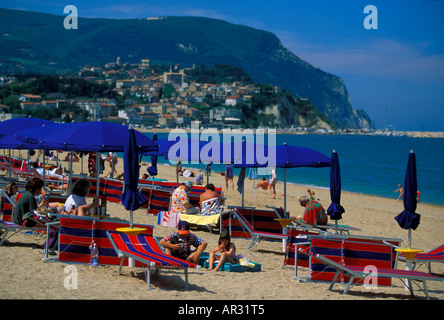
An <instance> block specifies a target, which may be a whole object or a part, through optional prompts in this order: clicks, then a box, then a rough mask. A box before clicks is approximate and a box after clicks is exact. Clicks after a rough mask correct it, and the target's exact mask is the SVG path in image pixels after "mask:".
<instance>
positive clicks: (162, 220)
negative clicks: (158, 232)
mask: <svg viewBox="0 0 444 320" xmlns="http://www.w3.org/2000/svg"><path fill="white" fill-rule="evenodd" d="M179 220H180V214H179V213H175V212H169V211H160V212H159V213H158V214H157V224H158V225H160V226H164V227H171V228H177V224H178V223H179Z"/></svg>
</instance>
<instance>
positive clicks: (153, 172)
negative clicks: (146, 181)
mask: <svg viewBox="0 0 444 320" xmlns="http://www.w3.org/2000/svg"><path fill="white" fill-rule="evenodd" d="M156 141H157V133H155V132H154V134H153V142H154V143H155V142H156ZM147 171H148V173H149V175H150V176H157V154H153V155H151V166H150V167H148V169H147Z"/></svg>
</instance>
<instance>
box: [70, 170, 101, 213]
mask: <svg viewBox="0 0 444 320" xmlns="http://www.w3.org/2000/svg"><path fill="white" fill-rule="evenodd" d="M90 188H91V182H89V181H88V179H80V180H77V181H76V182H74V183H73V185H72V188H71V195H70V196H69V197H68V199H66V201H65V205H64V206H63V212H64V213H66V214H74V215H77V216H88V215H90V212H89V210H90V209H92V208H98V207H99V197H98V196H95V197H94V200H93V202H92V203H90V204H88V203H86V200H85V196H86V195H87V194H88V193H89V189H90Z"/></svg>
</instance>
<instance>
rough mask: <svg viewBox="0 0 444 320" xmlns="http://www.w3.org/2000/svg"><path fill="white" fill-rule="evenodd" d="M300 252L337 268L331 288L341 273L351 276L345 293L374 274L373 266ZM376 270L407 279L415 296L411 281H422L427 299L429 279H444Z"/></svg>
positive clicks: (386, 274) (382, 273)
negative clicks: (352, 264) (342, 261)
mask: <svg viewBox="0 0 444 320" xmlns="http://www.w3.org/2000/svg"><path fill="white" fill-rule="evenodd" d="M299 252H301V253H304V254H306V255H308V256H310V260H313V259H315V260H318V261H320V262H322V263H323V264H325V265H328V266H329V267H330V268H333V269H335V270H336V274H335V276H334V278H333V280H332V281H331V283H330V287H329V290H332V289H333V286H334V285H335V283H336V282H337V280H338V279H339V276H340V275H341V274H343V275H344V276H349V277H350V280H349V281H348V283H347V286H346V288H345V290H344V292H343V293H344V294H346V293H347V292H348V291H349V289H350V287H351V285H352V284H356V283H361V282H363V281H364V279H365V278H366V277H371V276H373V272H374V271H375V270H372V268H367V267H362V266H350V265H345V264H341V263H338V262H335V261H333V260H331V259H329V258H326V257H325V256H322V255H320V254H315V253H313V252H311V251H310V250H308V249H303V248H299ZM376 271H377V274H378V277H385V278H400V279H407V280H408V283H409V284H408V289H409V290H410V294H411V295H412V296H413V287H412V284H411V281H412V280H416V281H422V283H423V287H424V293H425V295H426V298H427V300H428V299H430V297H429V292H428V289H427V281H443V279H442V278H439V277H436V276H434V275H431V274H428V273H425V272H420V271H410V270H399V269H391V268H377V269H376ZM356 279H359V281H358V282H355V283H354V280H356ZM403 283H404V282H403Z"/></svg>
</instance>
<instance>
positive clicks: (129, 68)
mask: <svg viewBox="0 0 444 320" xmlns="http://www.w3.org/2000/svg"><path fill="white" fill-rule="evenodd" d="M193 68H195V66H193ZM193 68H188V69H187V68H184V69H179V65H170V66H168V67H164V68H163V69H162V68H158V67H154V68H153V66H151V64H150V60H149V59H143V60H141V63H140V64H128V63H125V64H121V63H120V59H119V58H117V61H116V62H112V63H107V64H106V65H105V66H104V67H94V66H90V65H86V66H84V68H83V69H81V70H79V71H78V72H77V76H78V77H81V78H83V79H85V80H87V81H88V82H92V83H98V84H108V85H109V86H110V87H111V88H113V89H112V90H113V91H114V92H115V93H116V94H115V96H116V97H118V98H119V99H116V98H104V97H75V98H67V96H66V95H64V94H62V93H60V92H48V93H45V94H44V95H38V94H20V95H19V96H18V100H19V104H20V109H21V110H23V111H24V110H35V109H37V108H40V107H46V108H61V109H69V108H66V107H68V106H77V107H79V108H80V109H82V110H83V111H84V112H87V119H88V120H89V121H97V120H103V121H111V122H117V123H122V124H132V125H134V126H135V127H140V128H143V127H146V128H152V127H157V128H174V127H189V126H190V124H191V121H199V123H200V124H201V126H203V127H205V126H207V127H216V128H223V127H231V128H233V127H234V128H238V127H239V126H240V123H241V118H242V111H241V110H240V109H239V108H236V107H235V106H236V105H238V104H239V103H242V102H245V103H248V101H249V100H250V99H251V97H252V96H253V95H254V94H258V93H260V91H261V87H260V86H258V85H256V84H253V83H247V84H243V83H241V82H238V81H234V82H231V83H229V82H223V83H198V82H195V81H189V79H188V77H187V74H186V71H187V70H190V69H193ZM14 80H15V79H14V78H11V77H9V78H8V77H6V76H2V77H1V78H0V86H1V85H5V84H7V83H8V82H11V81H14ZM30 80H32V79H30ZM30 80H28V81H30ZM270 88H272V89H271V90H273V91H274V92H278V90H280V89H279V88H278V87H272V86H270ZM118 100H120V101H122V103H121V104H120V105H119V104H118ZM63 107H65V108H63ZM0 108H1V110H2V113H1V114H0V120H1V121H4V120H8V119H10V118H12V117H20V116H23V115H20V114H17V113H13V114H12V113H9V112H8V111H9V109H10V108H9V106H8V105H5V104H1V105H0ZM84 116H85V113H76V112H73V111H68V112H65V113H62V114H61V116H60V119H52V120H55V121H60V122H63V121H64V122H69V121H70V122H78V121H82V119H81V117H84ZM83 120H84V119H83Z"/></svg>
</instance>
